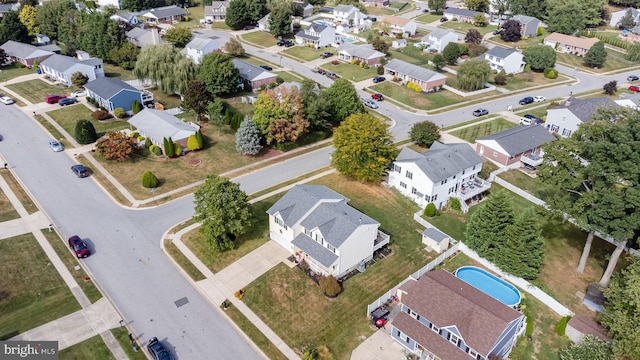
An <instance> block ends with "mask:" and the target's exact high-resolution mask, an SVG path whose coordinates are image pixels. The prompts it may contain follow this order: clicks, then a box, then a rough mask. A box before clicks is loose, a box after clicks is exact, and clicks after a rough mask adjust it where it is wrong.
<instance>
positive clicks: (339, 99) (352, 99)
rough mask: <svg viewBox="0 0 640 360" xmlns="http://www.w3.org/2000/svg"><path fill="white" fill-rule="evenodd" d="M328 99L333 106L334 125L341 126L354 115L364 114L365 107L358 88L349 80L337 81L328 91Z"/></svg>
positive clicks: (341, 79)
mask: <svg viewBox="0 0 640 360" xmlns="http://www.w3.org/2000/svg"><path fill="white" fill-rule="evenodd" d="M326 97H327V100H329V104H330V105H331V106H330V107H331V114H332V115H333V124H334V125H339V124H340V123H341V122H342V121H343V120H344V119H346V118H347V117H348V116H350V115H352V114H358V113H362V112H364V105H362V101H360V97H359V96H358V92H356V88H355V87H353V83H352V82H351V81H349V80H347V79H343V78H340V79H336V80H335V81H334V82H333V84H331V86H330V87H329V88H328V89H327V91H326Z"/></svg>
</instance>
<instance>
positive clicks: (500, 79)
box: [493, 70, 507, 85]
mask: <svg viewBox="0 0 640 360" xmlns="http://www.w3.org/2000/svg"><path fill="white" fill-rule="evenodd" d="M493 81H494V82H495V83H496V85H506V84H507V74H506V73H505V72H504V70H500V73H499V74H498V75H496V76H495V77H494V78H493Z"/></svg>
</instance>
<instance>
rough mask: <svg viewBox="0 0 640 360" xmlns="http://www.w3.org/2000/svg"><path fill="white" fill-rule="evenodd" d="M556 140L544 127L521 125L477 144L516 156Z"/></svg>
mask: <svg viewBox="0 0 640 360" xmlns="http://www.w3.org/2000/svg"><path fill="white" fill-rule="evenodd" d="M555 139H556V138H555V136H553V135H551V134H549V132H548V131H546V130H545V128H544V126H542V125H520V126H516V127H514V128H511V129H507V130H505V131H501V132H499V133H496V134H491V135H488V136H485V137H483V138H481V139H478V140H476V142H477V143H479V144H482V145H485V146H487V147H490V148H491V149H494V150H496V151H499V152H500V153H502V154H505V155H508V156H516V155H518V154H522V153H524V152H525V151H527V150H531V149H537V148H539V147H540V146H542V145H543V144H546V143H548V142H551V141H554V140H555Z"/></svg>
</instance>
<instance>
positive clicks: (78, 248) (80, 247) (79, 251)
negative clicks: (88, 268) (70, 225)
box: [69, 235, 91, 259]
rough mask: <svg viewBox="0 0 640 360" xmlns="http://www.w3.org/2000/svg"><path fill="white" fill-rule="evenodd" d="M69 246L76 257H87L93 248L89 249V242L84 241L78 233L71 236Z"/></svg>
mask: <svg viewBox="0 0 640 360" xmlns="http://www.w3.org/2000/svg"><path fill="white" fill-rule="evenodd" d="M69 247H70V248H71V251H73V253H74V254H76V257H77V258H78V259H80V258H86V257H87V256H89V255H91V250H89V247H88V246H87V244H85V242H84V241H82V239H80V236H78V235H73V236H72V237H70V238H69Z"/></svg>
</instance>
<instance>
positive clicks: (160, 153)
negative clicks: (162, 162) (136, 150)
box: [153, 145, 162, 156]
mask: <svg viewBox="0 0 640 360" xmlns="http://www.w3.org/2000/svg"><path fill="white" fill-rule="evenodd" d="M153 146H155V145H153ZM153 154H154V155H156V156H160V155H162V149H160V148H159V147H157V146H156V147H155V148H153Z"/></svg>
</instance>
